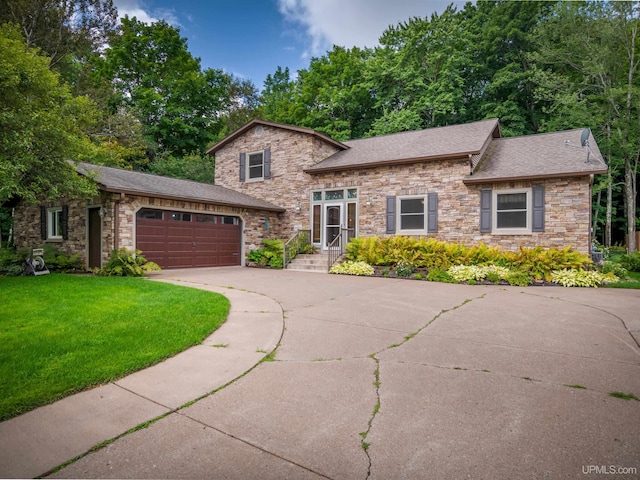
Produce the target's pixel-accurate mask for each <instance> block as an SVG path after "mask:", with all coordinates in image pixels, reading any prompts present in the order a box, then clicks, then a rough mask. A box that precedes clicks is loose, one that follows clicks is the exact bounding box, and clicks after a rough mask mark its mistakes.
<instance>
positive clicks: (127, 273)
mask: <svg viewBox="0 0 640 480" xmlns="http://www.w3.org/2000/svg"><path fill="white" fill-rule="evenodd" d="M153 270H161V268H160V266H159V265H158V264H157V263H155V262H149V261H147V259H146V258H144V257H143V256H142V252H141V251H140V250H136V251H135V254H134V253H132V252H131V251H129V250H128V249H126V248H120V249H119V250H113V251H112V252H111V258H109V261H108V262H107V264H106V265H105V266H104V267H102V268H101V269H100V270H99V271H98V275H100V276H103V277H142V276H144V274H145V273H147V272H150V271H153Z"/></svg>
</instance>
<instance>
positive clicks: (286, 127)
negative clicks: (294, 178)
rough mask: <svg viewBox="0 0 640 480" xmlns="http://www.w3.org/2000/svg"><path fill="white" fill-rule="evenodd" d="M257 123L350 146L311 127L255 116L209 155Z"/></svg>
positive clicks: (346, 147) (343, 146) (217, 145)
mask: <svg viewBox="0 0 640 480" xmlns="http://www.w3.org/2000/svg"><path fill="white" fill-rule="evenodd" d="M255 125H266V126H269V127H274V128H281V129H284V130H291V131H294V132H299V133H304V134H307V135H313V136H314V137H316V138H319V139H320V140H323V141H324V142H327V143H329V144H331V145H333V146H335V147H337V148H339V149H341V150H346V149H348V148H350V147H349V146H348V145H345V144H344V143H342V142H339V141H337V140H334V139H333V138H331V137H329V136H328V135H325V134H323V133H320V132H318V131H316V130H313V129H310V128H304V127H296V126H294V125H287V124H284V123H276V122H268V121H266V120H260V119H258V118H254V119H253V120H251V121H250V122H249V123H247V124H245V125H244V126H242V127H240V128H239V129H238V130H236V131H235V132H232V133H230V134H229V135H227V136H226V137H225V138H223V139H222V140H220V141H219V142H218V143H216V144H214V145H212V146H211V147H210V148H209V149H208V150H207V152H206V153H207V155H211V154H213V153H215V152H216V151H218V150H220V149H221V148H222V147H224V146H225V145H227V144H228V143H231V142H232V141H233V140H235V139H236V138H238V137H239V136H241V135H243V134H244V133H246V132H247V131H249V130H251V129H252V128H253V127H254V126H255Z"/></svg>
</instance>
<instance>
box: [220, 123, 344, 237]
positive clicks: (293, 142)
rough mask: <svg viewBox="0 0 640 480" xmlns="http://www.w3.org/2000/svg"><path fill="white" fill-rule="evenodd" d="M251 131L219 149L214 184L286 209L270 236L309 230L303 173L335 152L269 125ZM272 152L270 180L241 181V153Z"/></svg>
mask: <svg viewBox="0 0 640 480" xmlns="http://www.w3.org/2000/svg"><path fill="white" fill-rule="evenodd" d="M254 132H255V130H250V131H248V132H246V133H245V134H244V135H242V136H240V137H238V138H236V139H234V140H233V141H232V142H230V143H229V144H227V145H225V146H224V147H223V148H221V149H220V150H218V151H217V152H216V154H215V158H216V180H215V183H216V185H221V186H223V187H227V188H230V189H232V190H236V191H238V192H242V193H246V194H248V195H251V196H254V197H257V198H260V199H262V200H266V201H268V202H270V203H273V204H274V205H277V206H279V207H283V208H285V209H286V210H287V211H286V212H285V213H284V214H282V216H281V219H280V222H279V223H278V226H277V228H276V229H275V230H274V231H273V234H274V235H275V236H276V237H278V238H283V239H286V238H289V237H290V236H291V235H292V234H293V233H294V232H295V231H296V230H298V229H308V228H309V210H310V197H309V195H310V193H309V183H310V181H312V178H311V176H310V175H308V174H306V173H304V172H303V170H304V169H305V168H308V167H310V166H312V165H314V164H316V163H318V162H319V161H321V160H323V159H325V158H327V157H328V156H330V155H332V154H334V153H336V152H337V151H338V149H337V148H336V147H335V146H333V145H331V144H328V143H326V142H323V141H321V140H319V139H317V138H316V137H314V136H312V135H309V134H305V133H301V132H296V131H292V130H287V129H283V128H275V127H271V126H268V125H264V126H263V133H262V135H260V136H256V135H255V133H254ZM266 148H270V149H271V178H270V179H268V180H262V181H248V182H240V178H239V169H240V153H241V152H244V153H250V152H256V151H260V150H264V149H266Z"/></svg>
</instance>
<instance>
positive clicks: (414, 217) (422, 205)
mask: <svg viewBox="0 0 640 480" xmlns="http://www.w3.org/2000/svg"><path fill="white" fill-rule="evenodd" d="M426 207H427V197H426V196H424V195H422V196H418V197H398V209H397V211H398V226H399V233H411V232H422V231H424V230H425V225H426V221H425V216H426V212H427V209H426Z"/></svg>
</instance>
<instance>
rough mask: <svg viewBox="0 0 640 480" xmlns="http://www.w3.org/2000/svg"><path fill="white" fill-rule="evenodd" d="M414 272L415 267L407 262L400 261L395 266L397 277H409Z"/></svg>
mask: <svg viewBox="0 0 640 480" xmlns="http://www.w3.org/2000/svg"><path fill="white" fill-rule="evenodd" d="M415 271H416V266H415V265H414V264H413V263H411V262H407V261H406V260H401V261H399V262H398V264H397V265H396V275H398V276H399V277H410V276H411V274H412V273H413V272H415Z"/></svg>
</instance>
